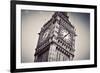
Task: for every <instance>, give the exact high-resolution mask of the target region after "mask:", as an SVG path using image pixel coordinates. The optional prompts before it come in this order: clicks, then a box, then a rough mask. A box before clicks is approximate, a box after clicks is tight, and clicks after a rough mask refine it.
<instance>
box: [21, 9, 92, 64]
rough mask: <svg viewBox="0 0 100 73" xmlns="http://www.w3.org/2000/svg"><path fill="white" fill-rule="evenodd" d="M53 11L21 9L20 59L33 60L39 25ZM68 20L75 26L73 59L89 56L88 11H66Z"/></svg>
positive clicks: (46, 19) (83, 58) (41, 24)
mask: <svg viewBox="0 0 100 73" xmlns="http://www.w3.org/2000/svg"><path fill="white" fill-rule="evenodd" d="M53 14H54V12H47V11H34V10H21V30H22V31H21V34H22V35H21V39H22V41H21V43H22V46H21V61H22V62H23V63H26V62H34V53H35V48H36V46H37V41H38V37H39V36H38V33H39V32H40V30H41V27H42V26H43V25H44V24H45V23H46V22H47V21H48V20H49V19H50V18H51V17H52V15H53ZM68 16H69V20H70V22H71V23H72V25H74V26H75V28H76V34H77V36H76V39H75V50H76V51H75V57H74V60H87V59H89V58H90V15H89V14H88V13H72V12H68Z"/></svg>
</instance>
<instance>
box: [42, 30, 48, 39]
mask: <svg viewBox="0 0 100 73" xmlns="http://www.w3.org/2000/svg"><path fill="white" fill-rule="evenodd" d="M48 34H49V30H46V31H45V32H44V34H43V36H42V41H43V40H45V39H46V38H47V37H48Z"/></svg>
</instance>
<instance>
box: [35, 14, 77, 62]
mask: <svg viewBox="0 0 100 73" xmlns="http://www.w3.org/2000/svg"><path fill="white" fill-rule="evenodd" d="M75 36H76V33H75V27H74V26H73V25H72V24H71V22H70V21H69V17H68V16H67V13H65V12H55V13H54V14H53V15H52V18H51V19H50V20H49V21H48V22H47V23H46V24H45V25H44V26H43V27H42V28H41V31H40V33H39V39H38V43H37V48H36V49H35V60H34V61H35V62H50V61H67V60H73V58H74V52H75Z"/></svg>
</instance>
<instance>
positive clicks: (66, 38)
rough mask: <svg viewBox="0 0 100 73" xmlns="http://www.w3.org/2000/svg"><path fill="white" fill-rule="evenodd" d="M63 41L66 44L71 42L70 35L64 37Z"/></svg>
mask: <svg viewBox="0 0 100 73" xmlns="http://www.w3.org/2000/svg"><path fill="white" fill-rule="evenodd" d="M64 40H65V41H66V42H68V43H70V42H71V35H70V34H67V35H66V36H65V37H64Z"/></svg>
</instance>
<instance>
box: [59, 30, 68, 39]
mask: <svg viewBox="0 0 100 73" xmlns="http://www.w3.org/2000/svg"><path fill="white" fill-rule="evenodd" d="M60 34H61V37H65V36H67V34H68V31H67V30H65V29H62V30H61V32H60Z"/></svg>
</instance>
